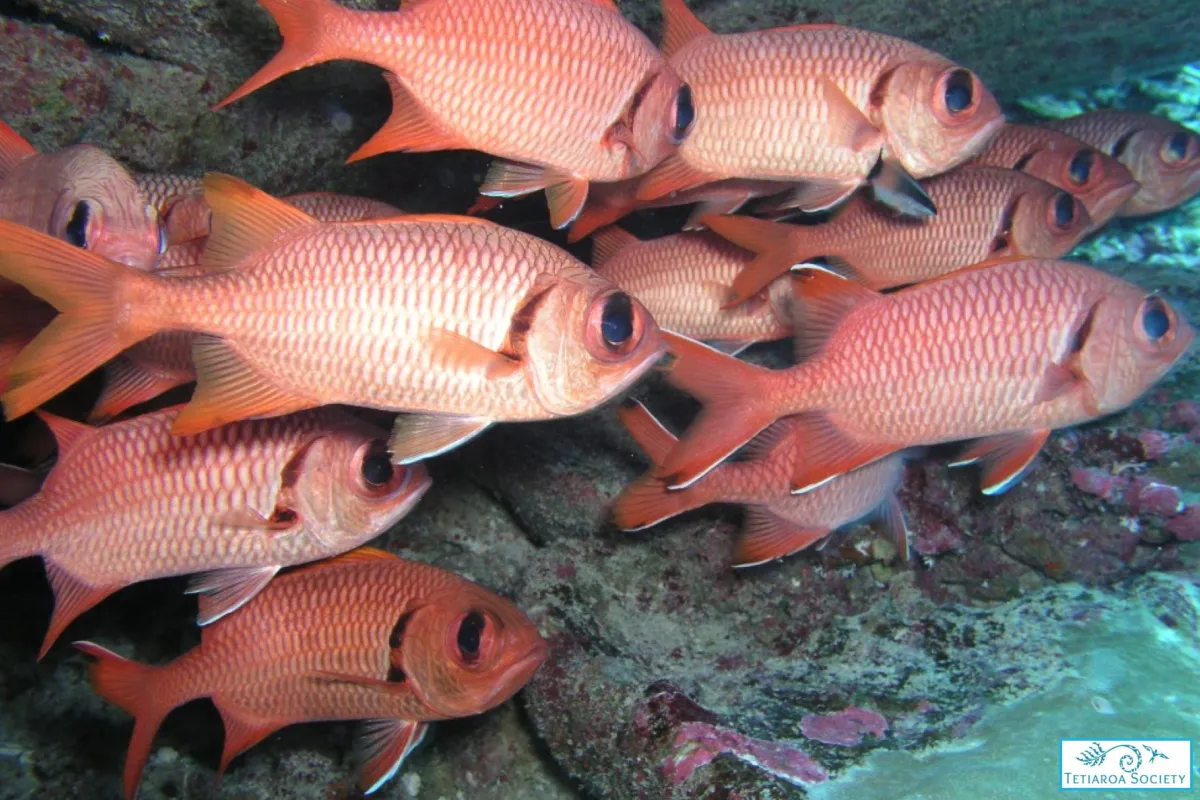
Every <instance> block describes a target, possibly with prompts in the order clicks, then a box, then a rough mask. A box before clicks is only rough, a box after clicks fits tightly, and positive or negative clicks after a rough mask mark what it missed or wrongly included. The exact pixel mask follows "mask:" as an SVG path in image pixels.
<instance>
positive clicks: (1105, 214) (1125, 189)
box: [1089, 181, 1142, 231]
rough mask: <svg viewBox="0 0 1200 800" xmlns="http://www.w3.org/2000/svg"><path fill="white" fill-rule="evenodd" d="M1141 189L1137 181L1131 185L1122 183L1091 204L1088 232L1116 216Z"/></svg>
mask: <svg viewBox="0 0 1200 800" xmlns="http://www.w3.org/2000/svg"><path fill="white" fill-rule="evenodd" d="M1141 188H1142V185H1141V184H1140V183H1138V182H1137V181H1134V182H1132V183H1123V184H1121V185H1120V186H1118V187H1116V188H1114V189H1110V190H1109V191H1107V192H1105V193H1104V194H1102V195H1100V197H1099V198H1098V199H1097V200H1096V201H1095V202H1093V203H1092V208H1091V209H1089V213H1090V214H1091V217H1092V226H1091V228H1090V229H1089V230H1093V231H1094V230H1096V229H1098V228H1100V227H1101V226H1103V225H1104V224H1106V223H1107V222H1108V221H1109V220H1111V219H1112V218H1113V217H1115V216H1116V215H1117V213H1118V212H1120V210H1121V209H1122V208H1123V207H1124V206H1125V204H1126V203H1128V202H1129V201H1130V200H1132V199H1133V196H1134V195H1135V194H1137V193H1138V192H1139V191H1140V190H1141Z"/></svg>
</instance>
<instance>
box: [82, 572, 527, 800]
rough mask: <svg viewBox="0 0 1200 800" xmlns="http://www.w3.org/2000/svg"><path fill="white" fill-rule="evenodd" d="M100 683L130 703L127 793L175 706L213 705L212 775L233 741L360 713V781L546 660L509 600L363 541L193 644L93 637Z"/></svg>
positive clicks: (519, 683) (283, 579) (375, 777)
mask: <svg viewBox="0 0 1200 800" xmlns="http://www.w3.org/2000/svg"><path fill="white" fill-rule="evenodd" d="M75 647H76V648H78V649H79V650H80V651H81V652H83V653H85V654H87V655H88V656H89V657H90V658H91V659H93V663H92V664H91V665H90V667H89V675H90V679H91V683H92V686H93V688H94V689H95V691H96V692H97V693H98V694H99V695H101V696H102V697H104V698H105V699H106V700H108V701H109V702H110V703H113V704H114V705H117V706H119V707H120V708H122V709H123V710H125V711H126V712H128V713H129V714H131V715H133V717H134V727H133V736H132V737H131V739H130V742H129V751H128V754H127V755H126V759H125V771H124V780H123V783H124V796H125V800H133V798H134V796H135V795H136V794H137V789H138V784H139V783H140V782H141V777H142V772H143V771H144V770H145V767H146V762H147V761H148V759H149V757H150V752H151V748H152V746H153V744H154V737H155V735H156V734H157V733H158V728H159V726H160V725H161V724H162V721H163V719H164V718H165V717H166V716H167V714H168V713H170V711H171V710H172V709H174V708H175V707H177V706H180V705H183V704H184V703H186V702H189V701H191V700H196V699H200V698H208V699H210V700H212V702H213V705H215V706H216V708H217V710H218V711H219V712H220V714H221V720H222V722H223V723H224V726H225V746H224V749H223V750H222V752H221V762H220V766H219V767H218V770H217V774H218V777H220V776H221V775H223V774H224V773H225V771H226V769H227V768H228V767H229V764H230V762H231V761H232V760H233V759H234V758H236V757H237V756H238V755H239V754H241V753H243V752H245V751H246V750H248V749H250V748H251V747H253V746H254V745H256V744H258V743H259V742H261V741H262V740H263V739H265V738H266V737H267V736H269V735H271V734H272V733H274V732H275V731H277V730H279V729H281V728H284V727H287V726H288V725H295V724H298V723H302V722H320V721H334V720H346V721H352V720H364V721H365V723H364V725H363V726H362V728H361V731H360V734H359V738H358V740H357V744H358V750H359V757H360V759H361V762H362V766H361V769H360V774H359V785H360V787H361V788H362V790H363V791H364V792H365V793H366V794H371V793H373V792H375V791H376V790H378V789H379V787H381V786H382V785H383V784H385V783H386V782H387V781H388V780H389V779H391V778H392V777H393V776H394V775H395V774H396V773H397V772H398V771H399V769H400V767H401V765H402V764H403V762H404V759H405V758H406V757H407V756H408V754H409V753H411V752H412V751H413V749H414V748H415V747H416V746H417V745H418V744H419V743H420V742H421V740H422V739H423V738H424V736H425V734H426V731H427V729H428V726H429V723H431V722H436V721H439V720H447V719H455V718H459V717H468V716H473V715H475V714H480V713H483V712H485V711H488V710H490V709H492V708H495V707H496V706H498V705H500V704H501V703H504V702H506V701H507V700H508V699H509V698H511V697H512V696H513V695H514V694H516V692H517V691H519V690H520V689H521V688H522V687H523V686H524V685H525V684H526V683H528V682H529V679H530V678H531V677H533V674H534V673H535V672H536V671H537V669H538V667H539V666H541V664H542V662H543V661H545V659H546V655H547V652H548V648H547V645H546V642H545V640H544V639H542V637H541V636H540V635H539V634H538V631H537V628H536V627H535V626H534V625H533V623H532V622H530V620H529V619H528V617H526V616H525V615H524V614H523V613H521V611H520V609H518V608H517V607H516V606H515V605H513V604H512V603H511V602H509V601H508V600H506V599H504V598H502V597H500V596H498V595H496V594H493V593H492V592H490V591H488V590H487V589H484V588H483V587H482V586H479V585H478V584H475V583H472V582H470V581H468V580H466V579H464V578H460V577H459V576H457V575H455V574H454V573H451V572H447V571H445V570H442V569H438V568H437V567H432V566H428V565H425V564H420V563H417V562H415V561H404V560H401V559H399V558H397V557H395V556H393V555H391V554H389V553H385V552H383V551H380V550H374V549H372V548H360V549H358V550H355V551H353V552H350V553H347V554H346V555H343V556H339V557H338V558H335V559H332V560H330V561H326V562H322V563H320V564H314V565H312V566H308V567H302V568H300V569H298V570H295V571H293V572H290V573H288V574H285V575H281V576H280V577H278V578H276V579H275V580H274V581H272V582H271V584H270V585H269V586H267V588H266V589H264V590H263V591H262V592H261V593H259V594H258V595H257V596H256V597H255V598H254V599H253V600H251V601H250V602H249V603H247V604H246V606H245V608H243V609H242V610H241V611H240V612H239V613H237V614H233V615H231V616H228V617H225V618H224V619H222V620H221V621H220V622H218V623H216V624H214V625H210V626H208V627H206V628H204V629H203V630H202V631H201V634H200V644H199V645H198V646H197V647H195V648H193V649H191V650H189V651H187V652H186V653H184V654H183V655H181V656H179V657H178V658H176V659H174V660H173V661H170V662H168V663H166V664H163V665H160V666H151V665H148V664H141V663H138V662H136V661H131V660H128V659H125V658H123V657H121V656H119V655H117V654H116V653H114V652H112V651H110V650H107V649H105V648H104V647H101V646H100V645H98V644H95V643H93V642H86V641H83V642H76V643H75Z"/></svg>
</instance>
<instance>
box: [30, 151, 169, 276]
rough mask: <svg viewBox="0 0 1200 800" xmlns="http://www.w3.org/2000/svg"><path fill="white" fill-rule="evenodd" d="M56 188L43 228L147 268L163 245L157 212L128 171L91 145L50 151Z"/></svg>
mask: <svg viewBox="0 0 1200 800" xmlns="http://www.w3.org/2000/svg"><path fill="white" fill-rule="evenodd" d="M52 157H53V163H54V170H53V177H49V176H48V180H50V181H51V182H52V183H54V184H56V186H57V188H58V191H57V197H56V199H55V201H54V207H53V209H52V210H51V212H50V217H49V225H48V227H47V229H46V232H47V233H49V234H50V235H51V236H55V237H57V238H59V239H62V240H63V241H65V242H68V243H70V244H73V245H75V246H76V247H82V248H84V249H85V250H90V251H92V252H93V253H96V254H97V255H101V256H104V257H105V258H108V259H111V260H112V261H117V262H120V263H122V264H126V265H128V266H131V267H134V268H135V269H141V270H151V269H153V268H154V264H155V261H156V260H157V258H158V256H159V254H160V253H162V251H163V250H164V249H165V247H166V240H165V237H164V235H163V232H162V230H161V229H160V226H159V220H158V211H157V209H155V207H154V206H153V205H151V204H150V203H148V202H146V197H145V195H144V194H143V193H142V191H141V189H139V188H138V186H137V184H136V183H135V182H134V180H133V176H131V175H130V174H129V172H128V171H127V170H126V169H125V168H124V167H122V166H121V165H120V164H119V163H117V162H116V161H115V160H114V159H113V158H112V157H111V156H109V155H108V154H107V153H105V152H104V151H103V150H100V149H99V148H97V147H93V146H91V145H76V146H74V147H68V148H66V149H65V150H62V151H59V152H58V153H54V154H52Z"/></svg>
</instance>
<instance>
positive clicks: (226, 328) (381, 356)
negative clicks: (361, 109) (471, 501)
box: [0, 175, 665, 463]
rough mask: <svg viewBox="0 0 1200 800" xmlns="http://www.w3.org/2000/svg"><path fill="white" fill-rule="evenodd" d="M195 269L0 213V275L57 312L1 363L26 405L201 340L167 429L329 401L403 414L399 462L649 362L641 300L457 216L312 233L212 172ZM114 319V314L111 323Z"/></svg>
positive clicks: (548, 406)
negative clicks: (137, 358)
mask: <svg viewBox="0 0 1200 800" xmlns="http://www.w3.org/2000/svg"><path fill="white" fill-rule="evenodd" d="M205 197H206V198H207V200H208V204H209V205H210V206H212V208H213V215H214V226H213V234H212V236H211V237H209V242H208V246H207V248H206V249H205V251H204V265H203V266H204V267H205V268H206V269H208V270H209V271H210V272H211V273H212V274H209V275H204V276H201V277H194V278H178V279H177V278H170V277H162V276H159V275H155V274H146V273H141V272H137V271H134V270H130V269H128V268H125V267H122V266H121V265H119V264H115V263H113V262H111V261H107V260H105V259H102V258H99V257H97V256H94V255H93V254H91V253H87V252H85V251H82V250H77V249H74V248H70V247H67V246H65V245H63V244H62V243H61V242H58V241H57V240H54V239H51V238H49V237H46V236H43V235H41V234H38V233H36V232H33V231H30V230H28V229H25V228H22V227H20V226H16V225H10V224H7V223H2V222H0V276H4V277H8V278H11V279H14V280H17V281H18V282H20V283H22V284H23V285H25V287H26V288H29V289H31V290H32V291H33V292H34V293H35V294H37V295H38V296H40V297H42V298H43V299H45V300H47V301H48V302H50V303H51V304H53V305H55V307H56V308H58V310H59V312H60V314H59V316H58V317H57V318H56V319H55V321H54V322H53V323H51V325H50V327H49V328H47V329H46V330H45V331H44V332H43V333H42V334H41V335H40V336H39V337H38V338H37V339H35V340H34V341H33V343H32V344H30V346H29V347H27V348H26V349H25V350H24V351H23V352H22V353H21V355H20V356H18V358H17V360H16V362H14V364H13V366H12V369H11V373H10V378H11V380H12V386H11V387H10V388H9V390H8V392H6V393H5V394H4V395H3V396H2V397H0V400H2V401H3V403H4V408H5V412H6V414H7V415H8V416H9V418H10V419H11V418H15V417H17V416H20V415H21V414H24V413H26V412H28V411H30V410H32V409H34V408H36V407H38V406H39V405H41V404H42V403H43V402H44V401H46V400H47V399H49V398H51V397H53V396H55V395H56V394H58V392H60V391H61V390H62V389H64V388H66V387H67V386H70V385H71V384H72V383H74V382H75V381H77V380H79V379H80V378H81V377H83V376H84V375H86V374H87V373H88V372H90V371H91V370H92V369H95V368H96V367H98V366H100V365H101V364H103V363H104V362H106V361H108V360H109V359H111V358H112V357H113V356H115V355H117V354H118V353H120V352H121V351H123V350H126V349H128V348H129V347H131V346H133V345H135V344H137V343H138V342H140V341H142V340H144V339H146V338H148V337H149V336H151V335H153V334H156V333H163V332H166V331H189V332H191V333H194V334H199V335H200V336H199V337H198V338H197V340H196V341H195V343H194V344H193V348H192V355H193V360H194V362H195V365H196V372H197V376H198V381H197V388H196V393H195V394H194V395H193V397H192V400H191V402H189V403H188V404H187V406H186V407H185V408H184V410H183V411H182V412H181V413H180V414H179V415H178V417H177V418H176V419H175V422H174V424H173V426H172V429H173V432H174V433H176V434H177V435H187V434H194V433H199V432H200V431H203V430H207V429H210V428H213V427H217V426H219V425H223V424H226V423H229V422H233V421H236V420H240V419H250V418H265V417H271V416H279V415H282V414H287V413H290V412H294V411H300V410H303V409H307V408H313V407H316V406H320V405H326V404H331V403H342V404H346V405H354V406H362V407H366V408H376V409H380V410H387V411H405V412H410V413H407V414H404V415H402V416H401V417H400V418H399V419H398V420H397V423H396V425H397V427H396V430H395V431H394V432H393V436H392V440H391V445H390V446H391V449H392V453H393V456H394V457H395V458H396V459H397V463H409V462H411V461H416V460H419V459H421V458H425V457H428V456H431V455H435V454H438V453H442V452H445V451H447V450H449V449H451V448H452V447H456V446H457V445H459V444H461V443H462V442H464V441H466V440H468V439H470V438H472V437H474V436H475V435H477V434H479V433H481V432H482V431H483V430H485V429H486V428H487V427H488V426H490V425H491V424H492V423H493V422H500V421H509V422H515V421H534V420H544V419H554V418H559V417H566V416H571V415H574V414H580V413H583V412H585V411H589V410H591V409H593V408H595V407H597V406H598V405H600V404H602V403H604V402H605V401H607V400H608V399H610V398H611V397H613V396H615V395H617V394H619V393H620V392H622V391H624V390H625V389H626V388H627V387H628V386H630V385H631V384H632V383H633V382H634V381H636V380H637V379H638V378H640V377H641V375H642V374H643V373H645V372H646V370H648V369H649V368H650V367H651V366H652V365H653V363H654V362H655V361H657V360H658V358H659V357H660V356H661V355H662V354H663V352H664V350H665V347H664V345H663V343H662V340H661V338H660V336H659V331H658V326H657V325H656V324H655V322H654V319H653V317H651V316H650V314H649V313H648V312H647V311H646V310H645V308H644V307H643V306H642V305H641V304H640V303H638V302H637V301H636V300H633V299H632V298H630V297H629V295H627V294H625V293H624V292H621V291H620V290H619V289H618V288H617V287H616V286H614V285H613V284H612V283H610V282H609V281H607V280H605V279H604V278H602V277H600V276H599V275H597V274H596V273H595V272H593V271H592V270H591V269H590V268H588V267H587V266H585V265H583V264H581V263H579V262H578V261H576V260H575V259H574V258H572V257H571V256H570V255H568V254H567V253H566V252H565V251H563V250H561V249H559V248H557V247H555V246H554V245H551V244H549V243H548V242H545V241H543V240H541V239H538V238H536V237H534V236H531V235H529V234H525V233H521V232H520V231H514V230H510V229H507V228H503V227H501V226H499V225H495V224H493V223H490V222H486V221H483V220H479V219H473V218H470V217H453V216H444V215H413V216H409V217H401V218H397V219H392V220H385V221H364V222H350V223H337V224H333V223H322V222H318V221H317V220H314V219H313V218H312V217H310V216H308V215H307V214H305V213H304V212H302V211H300V210H299V209H296V208H294V207H293V206H290V205H288V204H287V203H285V202H283V201H280V200H277V199H276V198H273V197H271V196H270V195H267V194H265V193H263V192H260V191H259V190H257V189H255V188H253V187H251V186H250V185H249V184H246V183H244V182H242V181H239V180H237V179H236V178H231V177H229V176H220V175H210V176H208V177H207V178H206V179H205ZM118 308H120V309H121V310H122V313H120V314H117V313H115V312H116V310H117V309H118Z"/></svg>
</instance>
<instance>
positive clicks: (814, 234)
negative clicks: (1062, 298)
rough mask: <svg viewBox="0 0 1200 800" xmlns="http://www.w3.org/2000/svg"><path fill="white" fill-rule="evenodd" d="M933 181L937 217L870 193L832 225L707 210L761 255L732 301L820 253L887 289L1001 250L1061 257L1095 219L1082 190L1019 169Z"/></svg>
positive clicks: (716, 227) (929, 185)
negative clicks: (904, 210)
mask: <svg viewBox="0 0 1200 800" xmlns="http://www.w3.org/2000/svg"><path fill="white" fill-rule="evenodd" d="M925 189H926V190H927V191H928V192H929V196H930V197H931V198H933V200H934V202H936V203H937V205H938V208H939V209H941V211H940V213H939V214H938V215H937V216H936V217H929V218H925V219H912V218H907V217H900V216H897V215H896V214H894V213H892V212H891V211H890V210H889V209H887V208H885V207H883V206H880V205H879V204H878V203H874V202H872V201H871V200H869V199H868V198H865V197H861V196H860V197H856V198H854V199H853V200H852V201H851V202H850V204H849V205H848V206H847V207H846V208H844V209H843V210H841V211H840V212H838V214H837V215H836V216H835V217H834V218H833V219H832V220H830V221H829V222H827V223H825V224H823V225H807V226H805V225H784V224H782V223H778V222H768V221H766V220H760V219H752V218H750V217H710V218H706V219H705V222H706V223H707V224H708V225H709V227H711V228H712V229H713V231H715V232H716V233H719V234H720V235H722V236H724V237H725V238H727V239H729V240H730V241H731V242H733V243H734V244H736V245H739V246H741V247H745V248H747V249H749V250H753V251H754V252H756V253H758V254H759V257H758V258H756V259H755V260H754V262H753V263H752V264H750V265H748V266H747V267H746V269H745V270H744V271H743V272H742V273H741V274H740V275H738V277H737V279H736V280H734V282H733V292H732V294H731V297H730V300H729V301H728V304H729V307H732V306H734V305H736V304H737V303H741V302H744V301H745V300H747V299H748V298H751V297H754V296H755V295H756V294H757V293H758V292H761V291H762V290H763V289H764V288H765V287H767V286H769V285H771V282H772V281H774V280H776V279H777V278H779V276H780V275H784V274H786V273H787V272H788V270H790V269H791V268H792V267H793V266H796V265H800V264H804V263H806V262H809V261H811V260H813V259H815V258H825V259H826V260H828V262H829V263H830V265H831V266H830V268H831V269H833V270H835V271H836V272H838V273H839V274H842V275H845V276H846V277H850V278H854V279H855V280H857V281H858V282H860V283H862V284H863V285H865V286H867V287H868V288H871V289H875V290H881V289H890V288H893V287H895V286H903V285H906V284H910V283H920V282H921V281H927V280H930V279H932V278H937V277H939V276H941V275H945V274H946V273H949V272H953V271H954V270H956V269H961V268H962V267H966V266H970V265H971V264H977V263H979V262H981V261H984V260H987V259H993V258H999V257H1001V256H1025V257H1028V258H1059V257H1061V256H1065V255H1066V254H1067V253H1069V252H1071V250H1072V249H1073V248H1074V247H1075V245H1076V244H1078V243H1079V240H1080V239H1082V238H1083V237H1084V236H1085V235H1086V234H1087V232H1088V231H1089V230H1091V228H1092V221H1091V218H1090V217H1088V213H1087V211H1086V210H1085V209H1084V207H1083V204H1082V203H1081V202H1080V201H1079V200H1078V199H1077V198H1075V197H1073V196H1072V195H1070V194H1068V193H1067V192H1064V191H1063V190H1061V189H1056V188H1055V187H1053V186H1051V185H1050V184H1048V183H1046V182H1045V181H1040V180H1038V179H1037V178H1033V177H1030V176H1029V175H1025V174H1024V173H1021V172H1014V171H1013V170H1010V169H1000V168H997V167H969V168H964V169H957V170H954V171H953V172H948V173H946V174H945V175H939V176H937V177H936V178H930V179H929V180H928V181H926V183H925Z"/></svg>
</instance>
